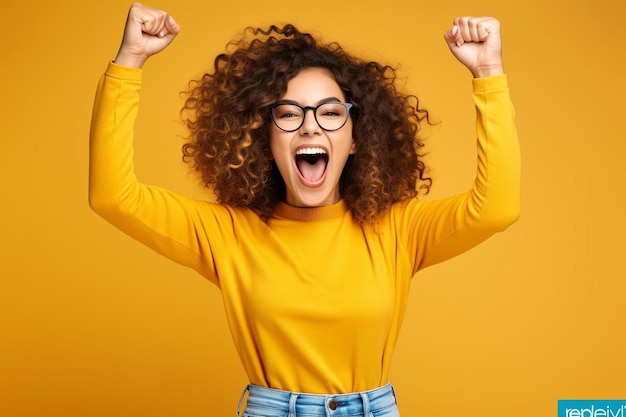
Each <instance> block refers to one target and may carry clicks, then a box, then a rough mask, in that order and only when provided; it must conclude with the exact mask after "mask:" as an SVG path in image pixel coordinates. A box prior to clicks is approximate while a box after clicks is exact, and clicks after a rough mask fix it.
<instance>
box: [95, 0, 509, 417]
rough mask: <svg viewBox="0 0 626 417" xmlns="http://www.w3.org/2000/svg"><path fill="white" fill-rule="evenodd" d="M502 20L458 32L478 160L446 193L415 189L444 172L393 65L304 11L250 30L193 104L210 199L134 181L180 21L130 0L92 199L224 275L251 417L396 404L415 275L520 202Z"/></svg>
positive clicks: (146, 236)
mask: <svg viewBox="0 0 626 417" xmlns="http://www.w3.org/2000/svg"><path fill="white" fill-rule="evenodd" d="M499 28H500V26H499V22H498V21H497V20H495V19H493V18H473V17H463V18H457V19H455V20H454V24H453V26H452V28H451V29H450V30H448V31H447V32H446V34H445V40H446V42H447V44H448V46H449V47H450V50H451V51H452V53H453V54H454V56H455V57H456V58H457V59H458V60H459V61H460V62H461V63H462V64H463V65H465V66H466V67H467V68H468V69H469V70H470V71H471V72H472V74H473V76H474V80H473V87H474V94H473V98H474V101H475V103H476V109H477V135H478V170H477V176H476V179H475V182H474V186H473V188H472V189H471V190H470V191H468V192H467V193H464V194H461V195H458V196H454V197H450V198H447V199H444V200H438V201H422V200H421V199H419V198H418V196H417V194H418V192H417V191H416V190H423V191H424V192H427V191H428V188H429V186H430V179H429V178H428V177H427V176H426V175H425V170H426V167H425V165H424V163H423V162H422V160H421V155H420V154H419V149H420V147H421V146H422V143H421V141H420V140H419V127H420V125H421V124H422V123H428V112H427V111H426V110H424V109H422V108H420V107H419V105H418V102H417V99H416V98H415V97H414V96H410V95H403V94H402V93H400V92H398V91H397V90H396V87H395V84H394V81H395V73H394V70H393V69H392V68H390V67H387V66H383V65H381V64H379V63H376V62H365V61H361V60H359V59H358V58H355V57H352V56H350V55H349V54H347V53H346V52H345V51H343V50H342V49H341V48H340V47H339V46H338V45H337V44H330V45H321V44H319V42H317V41H316V40H315V39H314V38H313V37H312V36H311V35H308V34H306V33H301V32H299V31H298V30H297V29H296V28H295V27H293V26H291V25H287V26H285V27H283V28H276V27H271V28H269V29H268V30H267V31H263V30H260V29H256V30H255V29H250V30H248V31H247V32H246V36H244V37H243V38H242V39H240V40H238V41H233V42H231V44H229V47H228V50H227V52H226V53H224V54H221V55H219V56H218V57H217V58H216V59H215V65H214V69H213V71H212V72H210V73H207V74H205V75H204V76H203V77H202V79H201V80H198V81H196V82H194V83H192V85H191V90H190V92H189V96H188V98H187V100H186V102H185V106H184V109H183V113H184V115H185V119H186V122H187V125H188V127H189V130H190V138H189V141H188V142H187V143H186V144H185V145H184V147H183V153H184V157H185V159H186V160H187V161H189V162H190V163H191V164H192V166H193V168H194V169H195V170H196V171H197V172H198V174H199V175H200V176H201V178H202V181H203V183H204V184H205V185H206V186H207V187H210V188H211V189H213V190H214V191H215V194H216V196H217V200H218V202H217V203H210V202H206V201H194V200H191V199H188V198H185V197H182V196H179V195H176V194H173V193H171V192H169V191H167V190H164V189H161V188H158V187H151V186H147V185H144V184H140V183H138V182H137V181H136V179H135V176H134V172H133V165H132V140H133V125H134V121H135V117H136V113H137V104H138V102H139V88H140V86H141V68H142V67H143V65H144V63H145V62H146V60H147V59H148V58H149V57H150V56H152V55H154V54H156V53H158V52H160V51H162V50H163V49H164V48H165V47H166V46H167V45H169V43H170V42H172V40H173V39H174V38H175V37H176V34H177V33H178V32H179V30H180V27H179V25H178V24H177V23H176V21H175V20H174V19H173V18H172V17H171V16H169V15H168V14H167V13H166V12H164V11H161V10H156V9H153V8H150V7H147V6H144V5H141V4H134V5H133V6H132V7H131V9H130V12H129V15H128V20H127V23H126V28H125V31H124V37H123V41H122V44H121V47H120V49H119V52H118V54H117V57H116V59H115V61H114V62H113V63H111V64H109V67H108V69H107V72H106V73H105V75H104V76H103V77H102V79H101V81H100V84H99V86H98V92H97V96H96V101H95V107H94V115H93V121H92V131H91V150H90V194H89V198H90V205H91V207H92V208H93V209H94V210H95V211H96V212H97V213H98V214H100V215H101V216H102V217H104V218H105V219H107V220H108V221H110V222H111V223H112V224H114V225H115V226H116V227H118V228H119V229H121V230H122V231H124V232H125V233H127V234H129V235H131V236H133V237H134V238H136V239H138V240H139V241H141V242H143V243H145V244H146V245H148V246H149V247H151V248H153V249H155V250H156V251H158V252H159V253H161V254H163V255H165V256H167V257H169V258H171V259H172V260H174V261H176V262H179V263H181V264H183V265H187V266H189V267H191V268H194V269H195V270H197V271H198V272H199V273H201V274H202V275H203V276H205V277H206V278H207V279H209V280H210V281H212V282H213V283H215V284H216V285H217V286H218V287H219V288H220V290H221V293H222V296H223V299H224V305H225V308H226V313H227V317H228V321H229V325H230V329H231V332H232V335H233V339H234V341H235V345H236V348H237V350H238V352H239V355H240V357H241V360H242V363H243V366H244V368H245V370H246V372H247V374H248V377H249V379H250V385H249V386H248V387H246V390H247V391H249V395H248V401H247V407H246V410H245V412H244V415H250V416H278V415H280V416H286V415H290V416H300V415H324V416H326V415H363V416H369V415H373V416H375V417H380V416H397V415H398V410H397V404H396V399H395V394H394V392H393V388H392V386H391V385H390V384H389V381H388V372H389V367H390V361H391V354H392V352H393V349H394V346H395V343H396V339H397V336H398V332H399V329H400V326H401V323H402V319H403V316H404V312H405V307H406V301H407V296H408V289H409V284H410V281H411V278H412V276H413V275H414V274H415V273H416V272H417V271H418V270H420V269H422V268H425V267H427V266H429V265H432V264H435V263H437V262H441V261H443V260H446V259H449V258H451V257H453V256H455V255H457V254H459V253H461V252H463V251H465V250H468V249H470V248H472V247H473V246H475V245H476V244H478V243H480V242H481V241H483V240H485V239H486V238H488V237H489V236H491V235H492V234H494V233H495V232H498V231H501V230H504V229H505V228H506V227H507V226H509V225H510V224H511V223H513V222H514V221H515V220H516V219H517V217H518V214H519V150H518V144H517V137H516V131H515V126H514V115H513V108H512V106H511V103H510V100H509V95H508V87H507V79H506V76H505V75H504V73H503V65H502V58H501V41H500V31H499ZM250 37H252V38H253V39H249V38H250ZM244 393H245V391H244ZM242 397H243V395H242ZM238 410H239V408H238ZM370 413H371V414H370Z"/></svg>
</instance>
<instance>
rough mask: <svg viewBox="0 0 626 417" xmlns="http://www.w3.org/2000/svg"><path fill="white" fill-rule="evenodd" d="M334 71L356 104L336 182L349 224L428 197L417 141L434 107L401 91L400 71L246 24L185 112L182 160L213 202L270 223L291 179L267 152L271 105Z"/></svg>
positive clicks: (198, 84)
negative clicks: (319, 73)
mask: <svg viewBox="0 0 626 417" xmlns="http://www.w3.org/2000/svg"><path fill="white" fill-rule="evenodd" d="M313 67H321V68H326V69H328V70H329V71H330V72H331V73H332V74H333V76H334V78H335V81H336V82H337V84H338V85H339V87H340V88H341V90H342V91H343V92H344V94H345V96H346V101H348V102H350V103H352V105H353V108H352V110H351V117H352V118H353V132H352V133H353V137H354V140H355V143H356V153H355V154H354V155H351V156H350V157H349V159H348V161H347V163H346V165H345V167H344V170H343V173H342V176H341V179H340V184H339V186H340V194H341V196H342V198H343V199H344V200H345V202H346V204H347V206H348V207H349V209H350V211H351V213H352V216H353V218H354V219H355V220H356V221H357V222H359V223H360V224H366V223H369V224H374V223H375V222H376V219H377V218H378V216H379V215H380V214H381V213H383V212H384V211H385V210H387V209H389V208H390V207H391V206H392V205H393V204H394V203H397V202H399V201H403V200H407V199H409V198H412V197H415V196H417V194H418V191H420V190H421V191H422V192H423V193H424V194H425V193H428V191H429V189H430V186H431V184H432V180H431V179H430V178H429V177H427V176H425V172H426V165H425V164H424V162H423V161H422V157H423V154H421V153H420V150H421V148H422V147H423V146H424V144H423V142H422V141H421V139H420V138H419V135H418V132H419V131H420V127H421V124H422V123H423V122H426V123H429V124H431V122H430V119H429V114H428V111H427V110H425V109H423V108H420V107H419V100H418V99H417V97H416V96H414V95H405V94H402V93H401V92H399V91H398V88H397V86H396V80H397V75H396V69H395V68H393V67H391V66H388V65H382V64H380V63H378V62H373V61H364V60H361V59H359V58H356V57H354V56H351V55H350V54H348V53H347V52H346V51H345V50H344V49H343V48H342V47H341V46H340V45H339V44H337V43H334V42H333V43H329V44H320V43H319V42H318V41H317V40H316V39H315V38H314V37H313V36H312V35H311V34H309V33H304V32H300V31H299V30H298V29H296V27H295V26H293V25H291V24H288V25H285V26H283V27H277V26H274V25H272V26H270V27H269V28H268V29H267V30H264V29H261V28H251V27H249V28H247V29H246V30H245V31H244V32H243V34H242V36H240V37H239V38H237V39H235V40H233V41H231V42H230V43H229V44H228V45H227V47H226V51H225V53H222V54H220V55H218V56H217V57H216V58H215V60H214V69H213V72H212V73H206V74H204V75H203V76H202V77H201V78H200V79H199V80H192V81H191V82H190V84H189V91H188V92H187V96H186V99H185V103H184V106H183V108H182V110H181V114H182V115H183V120H184V122H185V124H186V125H187V128H188V129H189V131H190V136H189V138H188V141H187V142H186V143H185V144H184V145H183V160H184V161H185V162H187V163H190V164H191V166H192V168H193V169H194V170H195V171H197V172H198V174H199V175H200V177H201V180H202V182H203V184H204V186H206V187H208V188H210V189H212V190H213V191H214V193H215V196H216V198H217V201H218V202H220V203H223V204H228V205H231V206H238V207H247V208H250V209H252V210H254V211H255V212H256V213H258V215H259V216H260V217H261V218H262V219H264V220H265V221H269V219H270V217H271V216H272V213H273V211H274V208H275V206H276V204H277V203H278V202H279V201H282V200H284V198H285V193H286V188H285V183H284V181H283V179H282V177H281V175H280V173H279V172H278V168H277V166H276V164H275V162H274V161H273V160H272V158H271V157H270V151H269V123H271V119H270V117H269V108H270V106H271V105H272V104H274V103H275V102H277V101H278V100H279V99H280V98H281V97H282V96H283V95H284V94H285V92H286V91H287V83H288V82H289V80H291V79H292V78H293V77H295V76H296V75H297V74H298V73H299V72H300V71H301V70H302V69H306V68H313Z"/></svg>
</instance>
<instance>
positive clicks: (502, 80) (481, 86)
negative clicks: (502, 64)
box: [472, 74, 509, 92]
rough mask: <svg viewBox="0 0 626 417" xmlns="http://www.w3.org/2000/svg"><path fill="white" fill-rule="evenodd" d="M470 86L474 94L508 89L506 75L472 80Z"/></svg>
mask: <svg viewBox="0 0 626 417" xmlns="http://www.w3.org/2000/svg"><path fill="white" fill-rule="evenodd" d="M472 86H473V88H474V92H479V91H488V90H498V89H501V88H508V87H509V83H508V79H507V76H506V74H502V75H494V76H491V77H485V78H474V79H472Z"/></svg>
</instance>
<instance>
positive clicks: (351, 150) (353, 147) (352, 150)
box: [350, 138, 356, 155]
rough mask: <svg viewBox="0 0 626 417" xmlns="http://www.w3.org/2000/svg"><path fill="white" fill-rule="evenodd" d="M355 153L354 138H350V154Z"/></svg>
mask: <svg viewBox="0 0 626 417" xmlns="http://www.w3.org/2000/svg"><path fill="white" fill-rule="evenodd" d="M355 153H356V142H355V141H354V138H353V139H352V145H351V146H350V155H354V154H355Z"/></svg>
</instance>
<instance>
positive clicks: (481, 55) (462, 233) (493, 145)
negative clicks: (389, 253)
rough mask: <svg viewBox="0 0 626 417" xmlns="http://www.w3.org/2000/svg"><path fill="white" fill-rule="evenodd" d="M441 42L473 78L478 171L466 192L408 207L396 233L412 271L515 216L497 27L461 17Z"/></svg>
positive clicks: (513, 136)
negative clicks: (401, 235)
mask: <svg viewBox="0 0 626 417" xmlns="http://www.w3.org/2000/svg"><path fill="white" fill-rule="evenodd" d="M444 37H445V40H446V42H447V44H448V46H449V48H450V50H451V51H452V54H453V55H454V56H455V57H456V58H457V59H458V60H459V61H460V62H461V63H462V64H463V65H465V66H466V67H467V68H468V69H469V70H470V71H471V73H472V75H473V76H474V80H473V81H472V83H473V96H472V97H473V100H474V104H475V106H476V135H477V156H478V157H477V169H476V177H475V180H474V184H473V187H472V189H471V190H470V191H468V192H466V193H464V194H460V195H458V196H455V197H450V198H447V199H443V200H438V201H420V202H417V201H415V202H412V203H410V204H409V205H408V206H407V209H406V210H405V211H404V214H403V216H404V217H403V220H402V223H401V224H400V230H402V232H401V233H407V235H406V236H404V239H406V242H408V247H407V253H409V254H412V256H415V258H414V259H413V263H414V270H415V271H416V270H418V269H421V268H424V267H426V266H429V265H432V264H435V263H438V262H442V261H444V260H446V259H449V258H452V257H454V256H456V255H458V254H460V253H462V252H464V251H466V250H468V249H471V248H472V247H474V246H476V245H477V244H479V243H480V242H482V241H484V240H485V239H487V238H489V237H490V236H492V235H493V234H494V233H496V232H499V231H502V230H504V229H506V228H507V227H508V226H509V225H511V224H512V223H514V222H515V221H516V220H517V218H518V216H519V210H520V153H519V144H518V138H517V132H516V128H515V112H514V109H513V106H512V104H511V100H510V97H509V89H508V83H507V77H506V76H505V75H504V70H503V63H502V43H501V37H500V23H499V22H498V21H497V20H496V19H494V18H491V17H478V18H475V17H460V18H457V19H455V20H454V23H453V26H452V28H451V29H449V30H448V31H446V33H445V35H444Z"/></svg>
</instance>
